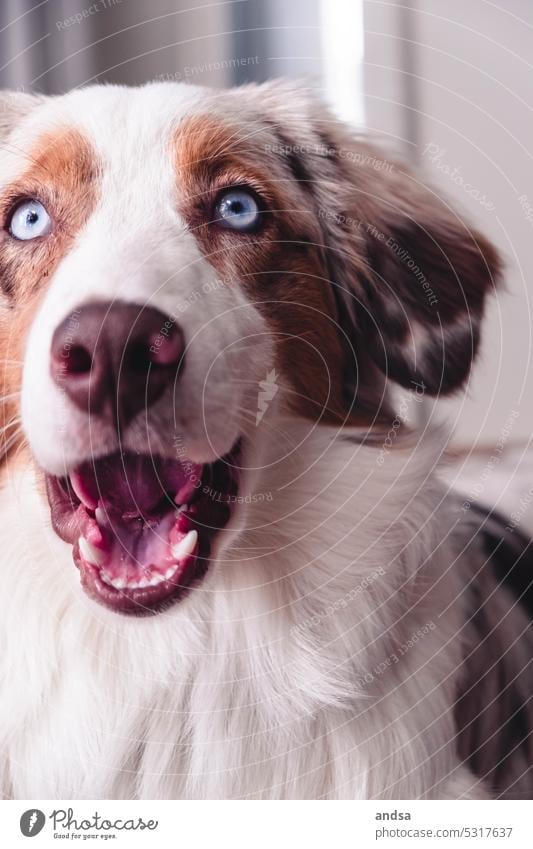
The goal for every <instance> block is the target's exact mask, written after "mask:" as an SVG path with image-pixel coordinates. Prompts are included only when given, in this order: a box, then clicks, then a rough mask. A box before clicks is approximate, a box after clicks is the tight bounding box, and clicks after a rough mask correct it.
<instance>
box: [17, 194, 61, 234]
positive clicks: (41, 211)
mask: <svg viewBox="0 0 533 849" xmlns="http://www.w3.org/2000/svg"><path fill="white" fill-rule="evenodd" d="M51 229H52V219H51V218H50V216H49V215H48V213H47V211H46V209H45V208H44V206H43V205H42V203H40V201H38V200H33V199H28V200H23V201H22V202H21V203H19V204H18V205H17V206H16V207H15V209H14V210H13V212H12V214H11V218H10V220H9V232H10V233H11V235H12V236H13V237H14V238H15V239H19V240H21V241H28V239H37V238H38V237H39V236H46V235H47V234H48V233H49V232H50V230H51Z"/></svg>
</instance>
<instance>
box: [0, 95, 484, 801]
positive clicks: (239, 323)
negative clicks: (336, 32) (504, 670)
mask: <svg viewBox="0 0 533 849" xmlns="http://www.w3.org/2000/svg"><path fill="white" fill-rule="evenodd" d="M169 92H172V94H170V93H169ZM203 97H204V95H203V94H202V93H201V92H200V91H199V90H197V89H194V88H191V87H180V86H175V87H174V86H170V87H169V86H164V87H160V86H151V87H148V88H147V89H141V90H140V91H138V92H136V93H128V99H127V100H126V98H125V97H124V96H123V92H122V90H121V89H117V88H103V89H101V88H98V89H94V90H92V89H90V90H88V91H85V92H81V93H74V94H71V95H68V96H66V97H64V98H61V99H59V100H54V101H52V102H51V103H47V104H45V105H44V106H40V107H39V108H38V109H37V110H35V114H34V115H33V114H32V115H30V116H29V118H28V119H27V120H26V122H25V123H24V126H23V127H22V128H21V129H20V132H19V135H17V134H15V136H14V142H13V144H12V145H10V147H9V150H8V151H7V152H6V151H4V153H3V154H2V161H1V163H0V168H1V171H2V174H4V175H5V174H7V173H9V174H10V175H11V176H13V175H14V174H16V173H17V169H18V170H20V169H22V168H23V166H24V159H23V157H21V156H20V155H19V153H18V152H17V151H19V150H20V149H21V147H23V146H25V145H27V144H28V143H29V140H31V138H37V136H38V134H39V133H40V132H42V131H43V129H47V128H50V127H52V126H55V125H57V126H61V125H63V124H64V123H65V122H67V123H72V124H73V125H74V126H77V127H79V128H81V129H82V130H83V132H84V133H85V134H86V135H87V136H88V137H89V139H90V141H91V143H92V144H93V145H94V146H95V148H96V150H97V151H98V154H99V155H100V156H101V157H102V159H103V161H104V162H105V165H106V168H105V175H104V182H103V185H102V192H101V200H100V202H99V205H98V207H97V209H96V210H95V211H94V213H93V215H92V216H91V218H90V220H89V221H88V223H87V225H86V227H85V228H84V230H83V232H82V233H80V234H79V236H78V239H77V242H76V244H75V246H74V247H73V249H72V250H71V251H70V252H69V253H68V255H67V256H66V257H65V258H64V260H63V261H62V262H61V264H60V266H59V268H58V270H57V272H56V273H55V275H54V279H53V281H52V283H51V285H50V287H49V289H48V292H47V294H46V296H45V298H44V300H43V302H42V305H41V307H40V309H39V312H38V315H37V317H36V319H35V321H34V323H33V326H32V329H31V332H30V335H29V339H28V344H27V350H26V357H25V370H24V383H23V393H22V412H23V420H24V427H25V431H26V434H27V436H28V438H29V443H30V446H31V449H32V452H33V455H34V457H35V458H36V459H37V461H38V462H39V464H40V465H41V466H43V467H44V468H45V469H47V470H48V471H49V472H51V473H56V474H61V473H62V472H63V469H64V468H65V467H67V468H71V467H72V466H73V465H75V464H76V463H78V462H80V461H81V460H82V459H85V457H86V456H87V454H88V453H101V452H102V451H103V450H104V448H105V450H112V449H113V444H112V442H113V440H114V438H115V437H114V434H112V433H109V432H107V431H106V430H105V428H104V427H103V426H102V425H100V424H98V423H96V422H95V421H89V420H86V419H85V418H84V416H83V414H82V413H81V412H79V411H76V410H75V409H74V408H73V407H72V405H70V404H69V403H68V401H66V400H65V399H64V398H62V397H61V393H60V392H59V390H58V389H57V388H56V387H54V385H53V384H52V381H51V379H50V377H49V372H48V356H49V353H48V352H49V349H50V341H51V336H52V333H53V331H54V329H55V327H57V326H58V324H59V323H60V322H61V321H62V320H63V319H64V318H65V317H66V316H68V315H69V313H71V312H72V311H74V310H76V309H77V308H78V307H79V306H81V305H83V304H84V303H87V302H89V301H91V300H96V299H99V298H105V299H106V300H112V299H114V298H123V299H127V300H129V301H133V302H135V303H149V304H151V305H153V306H156V307H158V308H159V309H161V310H162V311H163V312H165V313H171V314H172V313H175V312H176V311H177V313H178V315H179V316H181V318H180V321H181V323H182V326H183V328H184V332H185V334H186V342H187V345H188V346H190V350H191V356H189V357H188V359H187V367H186V369H185V373H184V375H183V377H182V379H181V381H180V385H179V393H180V394H179V397H178V402H177V403H176V410H175V415H176V419H175V420H174V419H173V418H170V419H168V420H167V419H166V418H165V412H164V410H163V409H162V408H161V407H158V405H156V407H155V408H154V411H153V412H150V416H149V420H148V425H147V427H138V428H137V429H136V428H131V430H130V432H129V433H127V435H126V442H125V447H130V448H139V447H141V446H142V447H144V449H145V450H154V451H158V450H167V451H168V450H169V449H170V447H171V446H172V443H173V441H174V439H175V438H176V437H180V438H182V439H183V440H184V444H185V446H186V451H187V455H188V457H189V458H190V459H193V460H194V459H197V458H198V459H201V460H202V461H207V460H209V459H210V458H212V457H214V456H216V455H217V454H220V453H224V452H226V451H228V450H229V449H230V448H231V446H232V444H233V442H234V440H235V438H236V437H237V435H238V434H239V433H240V432H242V430H243V429H244V430H245V435H246V448H245V454H244V457H243V465H244V467H249V468H250V469H251V468H252V467H253V468H255V471H250V472H248V473H247V474H245V476H244V479H243V481H242V485H241V495H242V496H243V498H244V499H245V500H244V503H243V504H240V505H239V507H238V509H237V511H236V512H235V515H234V518H233V520H232V523H231V524H230V526H229V527H228V528H227V529H226V530H224V531H223V532H221V534H220V536H219V538H218V539H219V542H218V544H217V549H216V550H215V552H214V556H213V561H212V563H211V565H210V568H209V571H208V573H207V576H206V578H205V580H204V581H203V582H202V584H201V585H200V586H198V587H197V588H194V589H193V590H192V591H191V592H190V593H189V595H188V596H187V597H186V598H185V599H184V600H183V601H181V602H180V603H179V604H176V605H174V606H172V607H170V608H169V609H168V610H167V611H165V612H163V613H160V614H159V615H157V616H153V617H147V618H145V619H136V618H128V617H125V616H119V615H117V614H115V613H111V612H110V611H107V610H104V609H103V608H101V607H99V606H97V605H96V604H94V603H93V602H92V601H90V600H89V599H88V598H87V597H86V596H85V595H84V594H83V592H82V591H81V589H80V586H79V576H78V572H77V570H76V568H75V567H74V565H73V562H72V551H71V547H70V546H67V545H66V544H65V543H63V542H61V541H60V540H59V539H58V538H57V537H56V535H55V534H54V533H53V531H52V530H51V527H50V519H49V511H48V506H47V504H46V502H45V499H43V497H42V494H41V493H40V492H39V490H38V487H37V481H36V478H35V472H34V469H33V465H31V464H26V462H25V461H23V460H22V458H19V459H18V461H13V460H11V461H10V463H9V465H8V467H7V468H8V472H9V478H8V479H5V480H4V486H3V489H2V491H1V493H0V513H1V516H2V525H1V530H0V551H1V555H0V557H1V562H0V568H1V569H2V593H1V594H0V692H1V693H2V698H1V699H0V788H1V791H2V793H3V794H4V795H5V796H14V797H17V798H32V797H40V798H76V797H80V798H83V797H86V798H87V797H93V798H94V797H96V798H106V797H119V798H129V797H151V798H242V797H247V798H352V799H353V798H418V797H436V798H443V797H459V796H479V797H483V796H484V795H485V791H484V790H483V788H481V787H480V786H479V783H477V782H476V780H475V779H474V777H473V776H472V775H470V773H469V772H468V771H467V769H466V768H465V767H464V766H462V765H461V764H460V763H459V761H458V759H457V756H456V754H455V749H454V742H453V738H454V724H453V716H452V706H453V702H454V693H455V685H456V675H457V669H458V667H459V665H460V663H459V661H460V645H459V643H458V639H457V637H456V633H457V632H458V630H459V629H460V625H461V622H462V618H461V609H460V604H459V603H458V602H457V600H456V599H457V596H458V595H459V593H460V587H459V586H457V585H456V581H457V578H456V571H455V570H454V569H453V563H454V557H455V554H454V552H453V550H452V548H451V545H450V543H449V542H448V541H447V536H446V527H447V521H448V520H447V515H446V507H445V506H443V505H441V503H440V502H441V493H440V490H439V488H438V486H437V484H436V483H435V478H434V475H433V465H434V461H435V457H436V456H437V455H438V446H434V445H433V444H432V443H431V441H427V442H425V443H424V444H415V442H414V441H413V442H409V443H406V442H404V440H403V438H402V437H401V435H400V434H398V435H397V438H396V440H395V442H394V445H393V446H392V448H391V449H390V450H389V449H387V451H381V452H380V450H379V447H378V448H377V449H376V447H372V446H371V445H367V444H365V442H364V434H363V433H359V432H356V431H350V430H349V429H344V430H343V431H342V432H337V431H335V430H333V429H332V428H328V427H323V426H321V427H318V428H317V427H314V426H313V425H312V423H307V424H306V423H305V422H303V421H301V422H298V421H297V420H295V419H293V418H292V417H290V416H287V414H286V407H285V400H284V392H283V387H281V391H280V392H279V393H278V394H277V395H276V397H275V399H274V400H273V401H272V402H271V404H270V405H269V407H268V409H267V410H266V413H265V415H264V417H263V418H262V420H261V422H260V425H259V426H258V427H257V428H255V414H256V409H257V386H258V383H259V382H260V381H261V380H263V379H264V378H265V376H266V374H267V372H269V370H270V369H271V368H272V367H273V365H274V360H273V354H272V343H271V340H270V338H269V334H268V329H267V326H266V324H265V322H264V320H263V319H262V318H261V317H260V315H259V313H258V312H257V310H256V309H255V308H254V307H253V305H252V304H250V303H249V302H247V301H246V299H245V297H244V295H243V294H242V290H241V289H240V288H239V287H238V286H232V285H228V284H231V281H225V285H223V286H219V287H217V286H216V275H215V272H214V271H213V269H212V267H211V266H210V264H209V263H208V261H207V260H206V259H205V258H204V257H203V256H202V254H201V252H200V250H199V248H198V246H197V244H196V242H195V240H194V237H193V236H192V235H191V234H190V233H189V232H187V231H186V229H185V227H184V226H183V222H181V221H180V219H179V217H178V215H177V213H176V211H175V203H174V195H173V192H174V180H175V176H174V173H173V170H172V167H171V162H170V158H169V153H168V145H169V139H170V134H171V131H172V130H173V128H174V127H175V123H176V120H177V117H183V116H186V115H187V114H190V113H191V112H193V111H194V110H196V109H198V108H202V98H203ZM131 98H136V100H135V102H132V100H131ZM204 107H205V104H204ZM124 129H126V130H127V131H126V132H123V130H124ZM119 132H120V137H121V138H124V139H125V140H129V141H125V142H124V146H122V145H117V144H116V143H115V139H116V135H117V134H118V133H119ZM117 198H119V203H117ZM204 286H206V287H207V288H208V289H209V287H212V288H210V289H209V292H210V294H209V296H208V297H205V298H201V299H200V301H199V302H197V301H195V302H194V303H190V296H191V295H192V294H193V293H194V292H196V291H198V290H200V291H201V290H202V289H203V287H204ZM183 305H184V307H185V308H184V310H183V312H182V311H181V310H180V307H181V306H183ZM243 338H252V339H253V340H254V345H253V347H252V348H249V349H248V350H247V352H246V354H245V355H243V354H242V352H241V353H240V354H239V351H238V346H239V343H240V341H241V340H242V339H243ZM251 386H253V387H255V389H254V394H253V395H250V394H249V387H251ZM172 412H173V413H174V411H172ZM204 425H205V429H204ZM379 458H381V459H379ZM437 508H438V509H439V517H438V522H436V520H435V517H434V511H435V510H436V509H437ZM437 531H438V538H437V534H436V532H437ZM418 632H420V633H422V636H421V637H420V638H418V639H416V640H415V639H414V636H413V635H415V634H417V633H418ZM411 643H412V645H411ZM402 645H406V646H408V648H407V650H406V651H405V652H404V653H402V654H401V655H399V654H398V651H399V649H398V647H399V646H402ZM383 665H384V666H383Z"/></svg>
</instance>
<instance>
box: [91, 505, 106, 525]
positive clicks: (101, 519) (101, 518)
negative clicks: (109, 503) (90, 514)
mask: <svg viewBox="0 0 533 849" xmlns="http://www.w3.org/2000/svg"><path fill="white" fill-rule="evenodd" d="M94 518H95V519H96V521H97V522H98V524H99V525H104V524H105V520H106V512H105V510H102V508H101V507H97V508H96V510H95V511H94Z"/></svg>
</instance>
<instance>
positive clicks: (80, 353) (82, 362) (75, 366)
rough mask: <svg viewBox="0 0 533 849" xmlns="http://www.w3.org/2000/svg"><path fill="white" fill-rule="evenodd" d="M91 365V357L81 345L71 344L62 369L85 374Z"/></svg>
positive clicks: (71, 372)
mask: <svg viewBox="0 0 533 849" xmlns="http://www.w3.org/2000/svg"><path fill="white" fill-rule="evenodd" d="M91 366H92V357H91V355H90V353H89V351H88V350H87V348H84V347H83V346H82V345H72V347H71V348H70V351H69V352H68V357H66V358H65V365H64V370H65V372H67V373H68V374H72V375H76V374H80V375H81V374H87V372H90V370H91Z"/></svg>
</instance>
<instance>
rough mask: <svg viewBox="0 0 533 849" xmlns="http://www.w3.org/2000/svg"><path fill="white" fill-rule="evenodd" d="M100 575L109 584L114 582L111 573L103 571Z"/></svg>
mask: <svg viewBox="0 0 533 849" xmlns="http://www.w3.org/2000/svg"><path fill="white" fill-rule="evenodd" d="M100 577H101V578H102V581H104V582H105V583H106V584H109V585H110V586H111V584H112V578H111V575H108V574H107V572H102V573H101V575H100Z"/></svg>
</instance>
